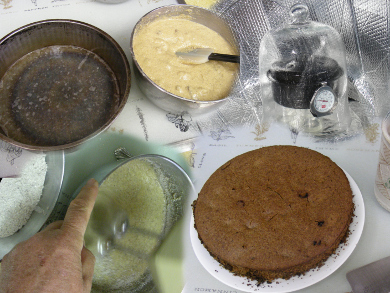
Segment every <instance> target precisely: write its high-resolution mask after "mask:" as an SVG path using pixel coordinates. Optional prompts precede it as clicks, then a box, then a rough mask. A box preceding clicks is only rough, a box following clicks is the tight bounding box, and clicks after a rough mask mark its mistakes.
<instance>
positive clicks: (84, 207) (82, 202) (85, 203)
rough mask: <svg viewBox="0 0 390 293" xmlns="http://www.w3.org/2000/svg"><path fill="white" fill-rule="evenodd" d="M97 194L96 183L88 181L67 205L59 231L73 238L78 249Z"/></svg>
mask: <svg viewBox="0 0 390 293" xmlns="http://www.w3.org/2000/svg"><path fill="white" fill-rule="evenodd" d="M97 193H98V182H97V181H96V180H95V179H90V180H89V181H88V182H87V184H86V185H85V186H84V187H83V188H82V189H81V191H80V193H79V194H78V195H77V196H76V198H75V199H74V200H72V202H71V203H70V205H69V208H68V211H67V212H66V215H65V219H64V221H63V223H62V227H61V229H63V230H66V232H67V234H68V235H69V237H72V238H74V241H75V242H76V243H77V245H80V248H81V246H82V244H83V239H84V233H85V230H86V228H87V224H88V221H89V218H90V216H91V212H92V209H93V206H94V204H95V201H96V196H97Z"/></svg>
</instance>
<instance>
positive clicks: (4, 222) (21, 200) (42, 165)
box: [0, 154, 47, 238]
mask: <svg viewBox="0 0 390 293" xmlns="http://www.w3.org/2000/svg"><path fill="white" fill-rule="evenodd" d="M45 157H46V155H45V154H40V155H36V156H33V157H32V158H31V159H30V160H29V161H28V162H26V165H25V166H24V168H23V170H22V172H21V175H20V177H18V178H3V179H2V180H1V181H0V238H3V237H8V236H11V235H13V234H14V233H15V232H17V231H18V230H19V229H21V228H22V227H23V226H24V225H25V224H26V223H27V221H28V219H29V218H30V216H31V214H32V212H33V211H34V209H35V208H36V207H37V204H38V202H39V200H40V199H41V195H42V190H43V185H44V182H45V177H46V172H47V165H46V161H45Z"/></svg>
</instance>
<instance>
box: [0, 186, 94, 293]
mask: <svg viewBox="0 0 390 293" xmlns="http://www.w3.org/2000/svg"><path fill="white" fill-rule="evenodd" d="M97 193H98V183H97V181H96V180H94V179H90V180H89V181H88V182H87V184H86V185H85V186H84V187H83V188H82V189H81V191H80V193H79V194H78V195H77V197H76V198H75V199H74V200H73V201H72V202H71V204H70V206H69V208H68V211H67V213H66V215H65V219H64V220H63V221H57V222H54V223H52V224H50V225H48V226H47V227H46V228H45V229H44V230H42V231H41V232H39V233H37V234H35V235H34V236H32V237H31V238H30V239H28V240H26V241H24V242H21V243H19V244H18V245H16V246H15V247H14V249H13V250H11V251H10V252H9V253H8V254H7V255H5V256H4V258H3V260H2V263H1V271H0V292H1V293H11V292H12V293H19V292H23V293H27V292H29V293H30V292H31V293H32V292H34V293H35V292H37V293H38V292H39V293H46V292H50V293H52V292H56V293H57V292H58V293H60V292H66V293H68V292H72V293H79V292H90V291H91V286H92V276H93V271H94V267H95V257H94V256H93V254H92V253H91V252H90V251H89V250H88V249H86V248H85V247H84V233H85V229H86V228H87V224H88V221H89V218H90V215H91V212H92V209H93V206H94V204H95V200H96V196H97Z"/></svg>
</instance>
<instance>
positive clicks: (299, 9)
mask: <svg viewBox="0 0 390 293" xmlns="http://www.w3.org/2000/svg"><path fill="white" fill-rule="evenodd" d="M308 14H309V9H308V7H307V5H305V4H295V5H293V6H292V7H291V9H290V16H291V19H292V23H293V24H304V23H307V22H308V19H307V18H308Z"/></svg>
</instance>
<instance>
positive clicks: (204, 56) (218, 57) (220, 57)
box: [176, 48, 240, 64]
mask: <svg viewBox="0 0 390 293" xmlns="http://www.w3.org/2000/svg"><path fill="white" fill-rule="evenodd" d="M176 55H177V56H179V58H181V59H183V60H184V61H186V62H188V63H192V64H202V63H206V62H207V61H209V60H215V61H223V62H230V63H240V56H238V55H228V54H219V53H214V52H213V49H211V48H197V49H194V50H191V51H178V52H176Z"/></svg>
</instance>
